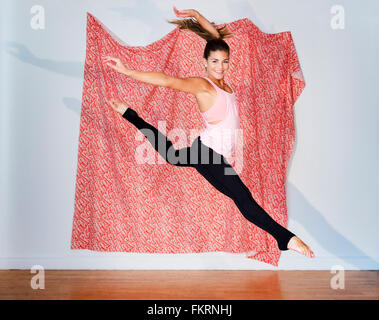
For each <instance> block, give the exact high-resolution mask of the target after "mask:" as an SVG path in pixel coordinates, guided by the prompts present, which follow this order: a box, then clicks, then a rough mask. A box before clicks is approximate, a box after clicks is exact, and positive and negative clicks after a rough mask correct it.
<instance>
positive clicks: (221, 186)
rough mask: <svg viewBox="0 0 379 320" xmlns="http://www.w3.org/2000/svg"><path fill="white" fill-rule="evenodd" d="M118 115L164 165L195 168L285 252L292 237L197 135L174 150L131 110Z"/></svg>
mask: <svg viewBox="0 0 379 320" xmlns="http://www.w3.org/2000/svg"><path fill="white" fill-rule="evenodd" d="M122 116H123V117H124V118H125V119H127V120H128V121H129V122H131V123H132V124H133V125H134V126H135V127H136V128H138V129H139V130H140V131H141V132H142V133H143V134H144V135H145V137H146V138H147V139H148V140H149V142H150V143H151V145H152V146H153V147H154V148H155V149H156V150H157V151H158V153H159V154H160V155H161V156H162V157H163V158H164V159H165V160H166V161H167V162H168V163H170V164H172V165H175V166H183V167H193V168H195V169H196V170H197V171H198V172H199V173H200V174H201V175H202V176H203V177H204V178H205V179H207V180H208V181H209V182H210V183H211V184H212V185H213V186H214V187H215V188H216V189H217V190H219V191H220V192H222V193H223V194H225V195H226V196H228V197H229V198H231V199H232V200H233V201H234V202H235V204H236V205H237V207H238V209H239V210H240V211H241V213H242V214H243V216H244V217H245V218H246V219H247V220H249V221H250V222H252V223H254V224H255V225H256V226H258V227H259V228H261V229H263V230H265V231H267V232H268V233H269V234H271V235H272V236H273V237H274V238H275V239H276V241H277V243H278V247H279V249H280V250H282V251H284V250H288V248H287V244H288V242H289V240H290V239H291V238H292V237H293V236H295V234H293V233H292V232H290V231H289V230H287V229H286V228H284V227H282V226H281V225H280V224H279V223H277V222H276V221H275V220H274V219H272V218H271V217H270V216H269V215H268V214H267V213H266V211H264V210H263V208H262V207H261V206H260V205H259V204H258V203H257V202H256V201H255V200H254V198H253V197H252V195H251V192H250V190H249V189H248V188H247V187H246V185H245V184H244V183H243V182H242V180H241V179H240V177H239V176H238V174H237V173H236V172H235V171H234V168H233V167H232V166H231V165H230V164H228V162H227V160H226V159H225V158H224V157H223V155H221V154H220V153H217V152H216V151H214V150H213V149H212V148H209V147H207V146H206V145H205V144H203V143H202V142H201V140H200V136H199V137H197V138H196V139H195V140H194V141H193V143H192V145H191V147H186V148H182V149H179V150H177V149H175V147H174V146H173V144H172V142H171V141H170V140H169V139H168V138H167V137H166V136H165V135H164V134H162V133H161V132H160V131H159V130H158V129H156V128H155V127H153V126H152V125H151V124H149V123H147V122H146V121H145V120H143V119H142V118H140V117H139V116H138V114H137V112H136V111H135V110H133V109H131V108H128V109H127V110H126V111H125V113H124V114H123V115H122ZM231 173H233V174H231Z"/></svg>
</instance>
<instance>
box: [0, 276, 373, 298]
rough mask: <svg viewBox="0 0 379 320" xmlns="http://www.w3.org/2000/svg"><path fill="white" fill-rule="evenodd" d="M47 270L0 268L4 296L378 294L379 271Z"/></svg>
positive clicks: (343, 296)
mask: <svg viewBox="0 0 379 320" xmlns="http://www.w3.org/2000/svg"><path fill="white" fill-rule="evenodd" d="M335 275H336V274H335V273H331V272H330V271H326V270H323V271H313V270H312V271H244V270H243V271H238V270H237V271H235V270H232V271H228V270H210V271H208V270H201V271H194V270H180V271H177V270H149V271H141V270H138V271H137V270H125V271H119V270H45V271H44V276H45V283H44V285H45V288H44V289H32V287H31V279H32V277H34V276H36V274H35V273H31V272H30V270H0V300H4V299H16V300H25V299H32V300H34V299H58V300H60V299H64V300H87V299H100V300H110V299H111V300H120V299H123V300H124V299H125V300H281V299H285V300H295V299H296V300H303V299H312V300H321V299H327V300H330V299H338V300H344V299H358V300H360V299H368V300H378V299H379V271H378V270H375V271H353V270H345V271H344V289H333V288H332V286H331V282H332V278H333V277H334V276H335Z"/></svg>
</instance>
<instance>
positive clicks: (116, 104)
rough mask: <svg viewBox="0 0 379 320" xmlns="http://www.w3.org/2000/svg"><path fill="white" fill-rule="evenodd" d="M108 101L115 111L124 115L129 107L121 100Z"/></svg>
mask: <svg viewBox="0 0 379 320" xmlns="http://www.w3.org/2000/svg"><path fill="white" fill-rule="evenodd" d="M108 103H109V105H110V106H111V107H112V108H113V110H114V111H117V112H118V113H119V114H121V115H123V114H124V113H125V111H126V110H127V109H128V106H127V105H126V104H125V103H123V102H121V101H117V100H114V99H111V100H110V101H108Z"/></svg>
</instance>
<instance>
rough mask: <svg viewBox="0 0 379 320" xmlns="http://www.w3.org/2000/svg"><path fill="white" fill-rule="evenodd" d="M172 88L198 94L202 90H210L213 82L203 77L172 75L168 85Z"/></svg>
mask: <svg viewBox="0 0 379 320" xmlns="http://www.w3.org/2000/svg"><path fill="white" fill-rule="evenodd" d="M167 86H168V87H169V88H171V89H175V90H179V91H183V92H188V93H192V94H194V95H198V94H199V93H202V92H208V91H209V90H210V86H211V84H210V83H209V82H208V81H207V80H205V79H204V78H201V77H188V78H176V77H170V80H169V83H168V85H167Z"/></svg>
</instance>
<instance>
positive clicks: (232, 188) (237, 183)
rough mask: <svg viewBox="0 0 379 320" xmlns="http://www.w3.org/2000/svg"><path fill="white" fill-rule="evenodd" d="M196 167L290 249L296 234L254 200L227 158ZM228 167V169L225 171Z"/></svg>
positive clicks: (251, 218)
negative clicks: (291, 240) (216, 162)
mask: <svg viewBox="0 0 379 320" xmlns="http://www.w3.org/2000/svg"><path fill="white" fill-rule="evenodd" d="M209 150H210V152H211V153H212V152H213V153H214V151H213V149H210V148H209ZM195 168H196V170H197V171H198V172H199V173H200V174H201V175H202V176H203V177H204V178H205V179H207V180H208V181H209V182H210V183H211V184H212V185H213V186H214V187H215V188H216V189H217V190H219V191H220V192H222V193H223V194H225V195H226V196H228V197H230V198H231V199H232V200H233V201H234V202H235V204H236V205H237V207H238V209H239V210H240V212H241V213H242V214H243V216H244V217H245V218H246V219H247V220H249V221H250V222H252V223H254V224H255V225H257V226H258V227H260V228H261V229H263V230H265V231H267V232H268V233H270V234H271V235H272V236H273V237H274V238H275V239H276V241H277V243H278V247H279V249H280V250H288V247H287V244H288V242H289V240H290V239H291V238H292V237H293V236H295V234H293V233H292V232H290V231H289V230H287V229H286V228H284V227H283V226H281V225H280V224H279V223H277V222H276V221H275V220H274V219H272V218H271V216H270V215H269V214H268V213H267V212H266V211H265V210H264V209H263V208H262V207H261V206H260V205H259V204H258V203H257V202H256V201H255V200H254V198H253V197H252V195H251V192H250V190H249V189H248V188H247V186H246V185H245V184H244V183H243V181H242V180H241V179H240V177H239V176H238V174H237V173H236V172H235V171H234V169H233V167H232V166H230V164H228V163H227V161H226V160H225V158H224V159H223V162H221V163H220V164H214V163H210V164H201V163H200V164H198V165H196V166H195ZM227 168H228V171H225V169H227ZM229 170H230V171H233V173H234V174H230V171H229ZM225 172H228V174H225Z"/></svg>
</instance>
